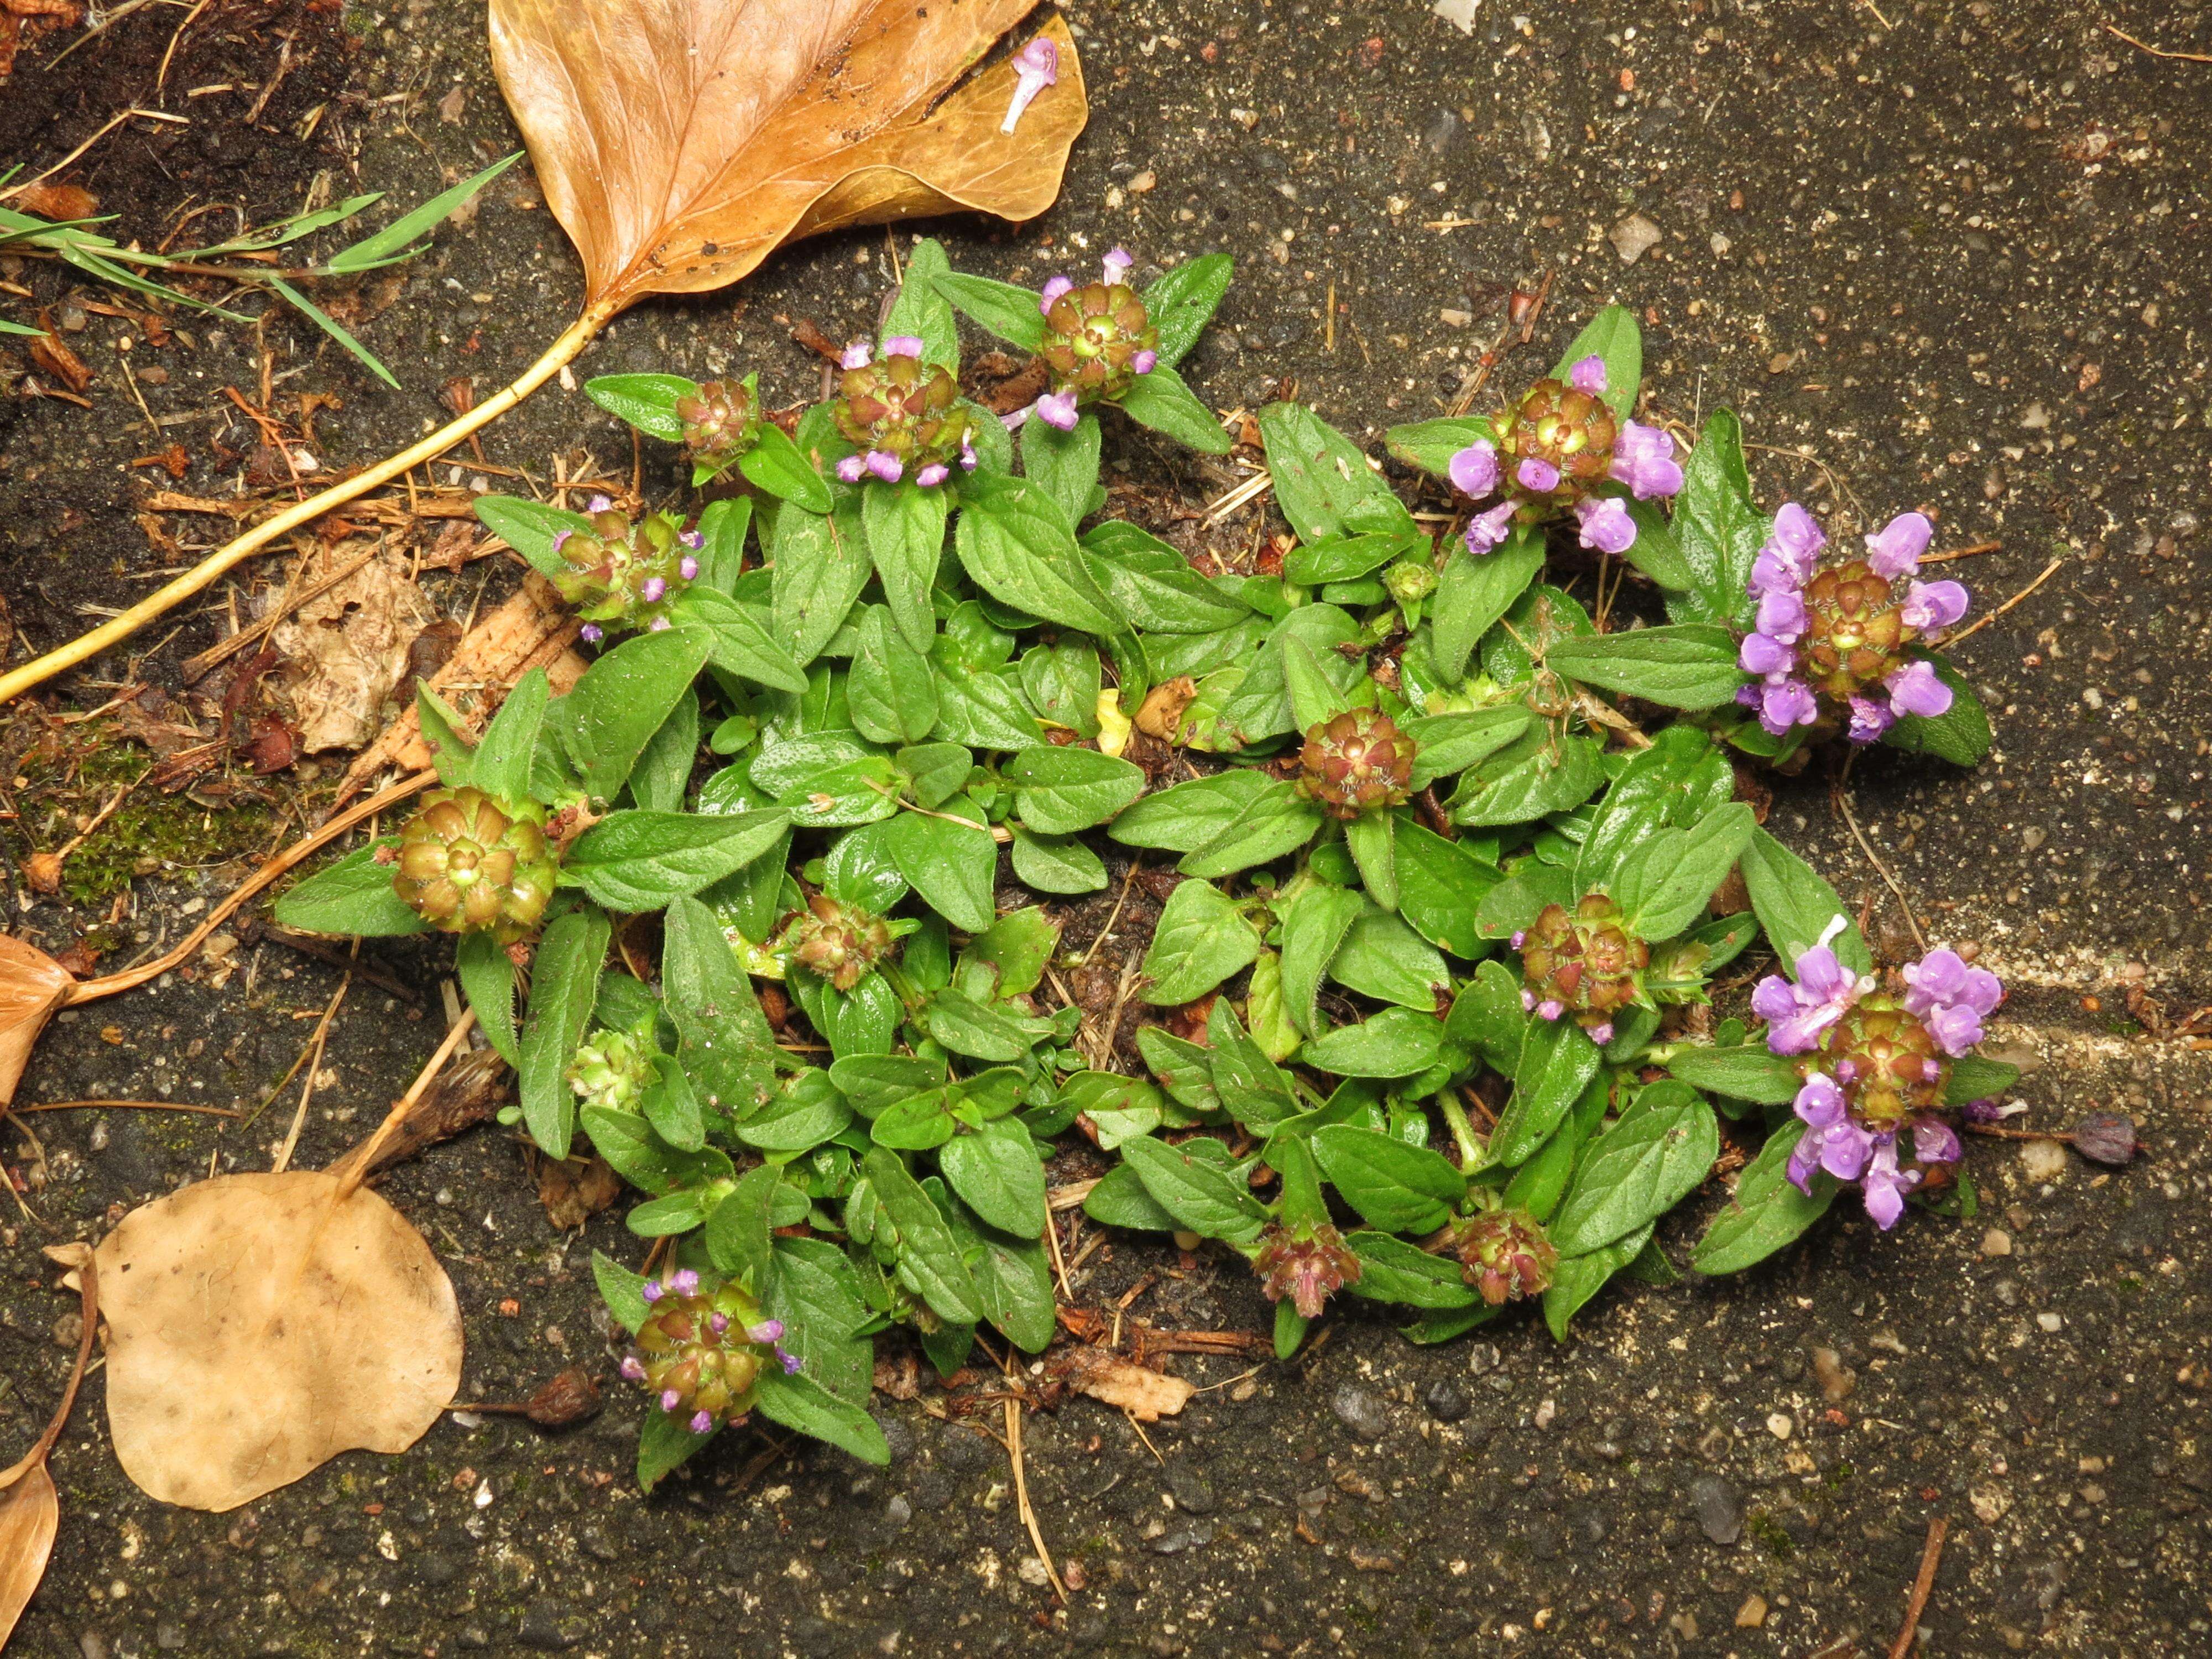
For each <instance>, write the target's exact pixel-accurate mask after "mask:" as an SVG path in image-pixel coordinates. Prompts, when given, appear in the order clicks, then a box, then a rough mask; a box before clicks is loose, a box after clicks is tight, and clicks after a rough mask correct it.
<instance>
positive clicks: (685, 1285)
mask: <svg viewBox="0 0 2212 1659" xmlns="http://www.w3.org/2000/svg"><path fill="white" fill-rule="evenodd" d="M733 1290H734V1287H725V1291H723V1292H722V1294H725V1295H726V1294H729V1293H731V1291H733ZM641 1294H642V1295H643V1296H644V1297H645V1299H646V1301H647V1303H648V1304H658V1303H659V1302H660V1301H661V1300H662V1299H663V1298H664V1297H696V1296H697V1295H698V1294H699V1275H698V1274H697V1273H695V1272H694V1271H692V1270H691V1269H690V1268H689V1267H679V1268H678V1269H677V1270H676V1271H675V1272H673V1273H670V1274H669V1275H668V1277H667V1278H666V1279H665V1280H663V1279H647V1281H646V1282H645V1285H644V1287H643V1289H642V1291H641ZM738 1300H739V1302H740V1303H741V1304H743V1305H744V1306H745V1307H748V1308H750V1307H751V1306H752V1305H753V1304H752V1303H751V1301H750V1298H749V1297H738ZM704 1326H705V1331H706V1334H708V1335H709V1336H711V1337H712V1338H713V1339H714V1342H715V1346H718V1347H719V1346H721V1339H723V1338H724V1337H726V1335H727V1334H728V1332H729V1329H730V1326H731V1316H730V1315H729V1314H727V1313H726V1312H723V1311H720V1310H713V1311H709V1312H708V1313H707V1315H706V1318H705V1320H704ZM687 1328H688V1329H689V1330H690V1331H691V1332H692V1333H693V1334H696V1333H697V1332H698V1329H699V1327H698V1326H697V1325H696V1324H695V1325H690V1326H689V1327H687ZM648 1334H650V1333H649V1332H648ZM740 1334H741V1335H742V1337H743V1339H744V1341H746V1342H750V1343H752V1344H754V1345H755V1346H759V1347H764V1348H770V1349H773V1350H774V1351H775V1357H776V1359H777V1361H778V1363H779V1364H781V1366H782V1368H783V1371H784V1374H785V1375H786V1376H790V1375H792V1374H793V1373H794V1372H796V1371H797V1370H799V1357H798V1356H797V1355H796V1354H793V1353H790V1352H787V1351H786V1350H785V1348H784V1346H783V1340H782V1339H783V1322H782V1321H781V1320H780V1319H762V1320H758V1321H756V1322H753V1323H751V1324H749V1325H747V1326H745V1327H744V1329H743V1331H742V1332H741V1333H740ZM687 1340H689V1339H687ZM621 1369H622V1374H623V1376H626V1377H628V1378H629V1380H630V1381H631V1382H633V1383H643V1382H646V1381H647V1380H648V1378H649V1377H650V1376H653V1371H652V1370H649V1369H648V1367H647V1364H646V1363H645V1361H644V1360H643V1359H641V1358H639V1357H638V1356H637V1355H636V1354H634V1353H633V1354H627V1355H624V1356H623V1362H622V1367H621ZM698 1369H699V1368H698V1367H696V1366H693V1367H691V1368H690V1370H692V1371H693V1373H694V1377H693V1381H692V1383H689V1384H687V1387H696V1386H697V1381H698V1379H697V1376H696V1373H697V1371H698ZM750 1374H751V1373H750V1370H747V1372H746V1375H748V1376H750ZM715 1398H716V1399H717V1400H718V1401H720V1403H723V1404H725V1405H727V1404H729V1403H731V1402H730V1401H728V1399H727V1390H726V1389H724V1390H722V1391H721V1393H720V1395H716V1396H715ZM658 1401H659V1407H660V1409H661V1410H663V1411H664V1412H673V1411H677V1410H679V1409H681V1408H682V1407H683V1406H684V1401H685V1394H684V1390H682V1389H674V1388H662V1389H660V1391H659V1396H658ZM694 1403H695V1405H696V1404H697V1402H696V1401H694ZM718 1420H719V1419H718V1416H717V1413H715V1411H714V1410H711V1409H708V1407H706V1406H703V1405H701V1406H698V1408H697V1409H696V1410H695V1411H694V1412H693V1413H692V1415H691V1419H690V1430H691V1432H692V1433H694V1434H704V1433H706V1432H707V1431H708V1430H709V1429H711V1428H713V1427H714V1425H715V1423H716V1422H717V1421H718Z"/></svg>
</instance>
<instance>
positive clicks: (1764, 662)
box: [1735, 634, 1797, 674]
mask: <svg viewBox="0 0 2212 1659" xmlns="http://www.w3.org/2000/svg"><path fill="white" fill-rule="evenodd" d="M1735 659H1736V665H1737V666H1739V667H1740V668H1741V669H1742V670H1743V671H1744V672H1745V673H1747V674H1786V673H1788V672H1789V671H1790V670H1791V669H1793V668H1795V667H1796V665H1797V653H1796V650H1795V649H1794V648H1792V647H1790V646H1787V645H1784V644H1783V642H1782V641H1779V640H1776V639H1770V638H1768V637H1767V636H1766V635H1764V634H1747V635H1744V636H1743V647H1742V649H1741V650H1740V651H1738V652H1737V653H1736V656H1735Z"/></svg>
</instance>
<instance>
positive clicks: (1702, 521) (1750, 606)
mask: <svg viewBox="0 0 2212 1659" xmlns="http://www.w3.org/2000/svg"><path fill="white" fill-rule="evenodd" d="M1682 480H1683V482H1682V493H1681V494H1680V495H1677V496H1676V497H1675V498H1674V538H1675V540H1676V541H1677V542H1678V543H1679V544H1680V547H1681V550H1682V557H1683V560H1684V562H1686V564H1687V565H1688V566H1689V570H1690V575H1691V579H1692V586H1691V587H1690V590H1689V591H1688V592H1686V593H1680V594H1674V595H1670V596H1669V597H1668V602H1667V610H1668V615H1669V616H1671V617H1674V620H1675V621H1676V622H1713V623H1732V624H1734V625H1735V626H1737V627H1743V626H1745V625H1747V623H1749V622H1750V620H1751V616H1752V612H1753V610H1754V609H1755V602H1754V601H1753V599H1752V597H1751V592H1750V588H1749V586H1748V584H1749V583H1750V581H1751V567H1752V565H1753V562H1754V561H1756V560H1757V559H1758V557H1759V548H1760V546H1761V545H1762V544H1764V543H1765V540H1766V536H1767V532H1768V529H1769V527H1770V526H1769V521H1768V520H1767V519H1766V518H1765V515H1764V514H1762V513H1760V512H1759V507H1758V505H1757V504H1756V503H1755V502H1754V501H1753V499H1752V494H1751V474H1750V471H1748V470H1747V468H1746V467H1745V465H1744V460H1743V425H1742V422H1740V421H1738V420H1737V419H1736V417H1735V414H1734V412H1733V411H1731V410H1726V409H1717V410H1714V411H1713V412H1712V414H1711V416H1707V417H1706V420H1705V431H1704V432H1703V433H1702V434H1700V435H1699V439H1698V446H1697V447H1696V448H1695V449H1693V450H1692V451H1691V452H1690V459H1689V460H1688V461H1687V462H1686V464H1685V465H1684V466H1683V468H1682Z"/></svg>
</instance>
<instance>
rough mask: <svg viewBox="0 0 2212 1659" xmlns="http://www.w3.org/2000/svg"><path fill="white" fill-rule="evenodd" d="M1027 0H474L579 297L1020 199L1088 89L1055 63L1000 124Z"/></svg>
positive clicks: (1054, 30)
mask: <svg viewBox="0 0 2212 1659" xmlns="http://www.w3.org/2000/svg"><path fill="white" fill-rule="evenodd" d="M1035 4H1036V0H491V51H492V63H493V64H494V66H495V68H496V69H497V70H498V72H499V79H500V85H501V87H502V88H504V89H505V91H506V93H507V103H508V104H509V105H510V106H512V107H513V111H514V114H515V118H516V120H517V121H518V122H520V125H521V127H522V131H523V134H524V137H526V138H527V139H528V141H529V144H530V157H531V161H532V163H533V164H534V165H535V166H536V167H537V169H538V179H539V182H540V183H541V184H542V185H544V189H545V195H546V199H547V201H548V202H550V204H552V208H553V211H554V213H555V215H556V216H557V217H558V218H559V219H560V221H561V223H562V226H563V227H565V228H567V230H568V234H569V236H570V237H571V239H573V240H574V242H575V244H576V247H577V250H578V252H580V253H581V254H582V256H583V260H584V272H585V280H586V289H587V292H588V298H589V301H590V302H591V303H592V305H593V306H595V307H600V308H602V309H605V310H619V309H621V308H622V307H623V306H626V305H628V304H629V303H631V302H632V301H635V300H636V299H637V298H638V297H639V296H641V295H647V294H690V293H702V292H704V291H706V290H708V289H715V288H720V287H721V286H722V285H723V284H724V283H732V282H735V281H737V280H738V278H739V277H741V276H744V275H745V274H746V273H747V272H748V271H750V270H752V269H753V267H755V266H756V265H757V264H760V262H761V261H762V260H763V259H764V258H767V257H768V256H769V253H771V252H774V251H775V248H776V247H778V246H780V245H781V244H782V243H784V242H787V241H790V240H794V239H796V238H798V237H800V236H806V235H812V234H816V233H817V232H820V231H824V230H831V229H835V228H839V227H841V226H845V225H858V224H881V223H885V222H889V221H891V220H894V219H902V218H909V217H913V216H918V215H922V214H933V213H944V212H947V211H951V210H955V209H961V208H969V209H975V210H980V211H981V212H985V213H994V214H997V215H999V216H1000V217H1002V218H1007V219H1028V218H1033V217H1034V216H1036V215H1037V214H1039V213H1041V212H1042V211H1043V210H1045V208H1046V207H1048V206H1049V205H1050V204H1051V202H1052V199H1053V197H1054V196H1055V195H1057V194H1058V193H1059V191H1060V173H1061V171H1062V170H1063V168H1065V167H1066V162H1067V149H1068V146H1069V145H1070V144H1071V143H1073V142H1074V140H1075V136H1076V134H1077V133H1079V132H1080V131H1082V130H1083V123H1084V120H1085V116H1086V115H1087V113H1088V108H1087V106H1086V104H1085V100H1084V95H1083V76H1082V70H1081V69H1080V68H1079V65H1078V64H1077V62H1076V57H1075V44H1074V41H1073V39H1072V38H1071V37H1070V36H1069V34H1068V32H1067V27H1066V24H1064V23H1063V22H1061V21H1060V19H1059V18H1058V17H1057V16H1054V17H1052V18H1051V19H1049V20H1048V21H1047V22H1046V24H1045V26H1044V27H1043V28H1042V29H1041V30H1040V31H1039V33H1042V34H1043V35H1045V36H1048V38H1050V39H1051V40H1053V42H1054V45H1055V46H1057V47H1058V48H1059V52H1060V79H1059V82H1058V84H1056V85H1054V86H1053V87H1050V88H1047V89H1046V90H1045V91H1044V92H1043V94H1042V95H1040V96H1039V97H1038V98H1037V100H1036V102H1035V103H1034V104H1032V105H1031V106H1030V108H1029V111H1028V112H1027V113H1026V114H1024V116H1023V118H1022V119H1021V121H1020V123H1019V124H1018V125H1017V127H1016V129H1015V131H1013V132H1012V133H1002V132H1000V131H999V128H1000V123H1001V122H1002V121H1003V119H1004V118H1005V116H1006V104H1007V100H1008V99H1009V97H1010V96H1011V95H1012V91H1013V88H1014V82H1015V72H1014V70H1013V69H1012V67H1011V66H1010V65H1009V64H1006V63H1004V62H1001V63H1000V64H996V65H994V67H992V68H991V69H989V70H986V71H984V72H983V73H981V74H980V75H977V76H975V77H974V78H973V79H972V80H970V81H969V82H966V83H964V84H962V85H959V86H958V87H957V90H953V91H951V94H950V95H946V94H947V88H953V87H954V85H955V83H956V82H959V81H960V78H961V77H962V76H963V75H965V74H966V73H967V72H968V71H969V69H970V68H971V67H972V66H973V65H974V64H975V63H976V62H977V60H978V59H980V58H981V57H982V56H983V54H984V53H985V52H987V50H988V49H989V48H990V46H991V45H992V43H993V42H994V41H995V40H998V38H999V37H1000V35H1001V34H1004V33H1006V31H1007V30H1008V29H1009V28H1011V27H1013V26H1014V24H1016V23H1017V22H1018V21H1021V19H1022V18H1023V17H1024V15H1027V14H1028V12H1029V11H1030V9H1031V7H1032V6H1034V5H1035Z"/></svg>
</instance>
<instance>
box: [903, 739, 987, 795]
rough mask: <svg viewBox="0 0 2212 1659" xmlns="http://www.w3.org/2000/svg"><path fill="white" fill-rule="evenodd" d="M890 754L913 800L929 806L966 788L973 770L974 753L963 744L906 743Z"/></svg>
mask: <svg viewBox="0 0 2212 1659" xmlns="http://www.w3.org/2000/svg"><path fill="white" fill-rule="evenodd" d="M891 758H892V760H893V761H894V763H896V765H897V767H898V769H899V771H900V772H901V773H902V775H904V776H905V777H906V779H907V781H908V782H909V783H910V784H912V785H913V787H914V798H915V801H916V803H917V804H919V805H923V806H927V807H929V808H931V809H933V810H934V809H935V808H937V807H940V806H942V805H945V802H946V801H948V800H951V799H952V798H953V796H955V795H957V794H958V793H960V792H961V791H962V790H963V789H964V788H966V787H968V780H969V778H970V777H972V776H974V775H975V756H974V755H972V754H970V753H969V751H968V748H967V745H965V744H957V743H916V744H908V745H907V746H906V747H905V748H903V749H902V750H899V751H898V753H897V754H896V755H895V756H893V757H891Z"/></svg>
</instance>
